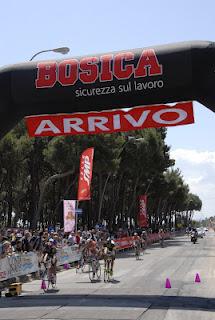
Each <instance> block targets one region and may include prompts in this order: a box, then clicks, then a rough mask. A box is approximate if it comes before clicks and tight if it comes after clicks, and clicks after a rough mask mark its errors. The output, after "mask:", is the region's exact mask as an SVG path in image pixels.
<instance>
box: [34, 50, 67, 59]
mask: <svg viewBox="0 0 215 320" xmlns="http://www.w3.org/2000/svg"><path fill="white" fill-rule="evenodd" d="M69 50H70V49H69V48H67V47H61V48H55V49H48V50H42V51H39V52H37V53H35V54H34V55H33V56H32V57H31V59H30V60H29V61H32V60H33V59H34V58H35V57H36V56H38V55H39V54H41V53H44V52H56V53H61V54H67V53H68V52H69Z"/></svg>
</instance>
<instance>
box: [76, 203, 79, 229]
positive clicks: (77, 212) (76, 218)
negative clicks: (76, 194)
mask: <svg viewBox="0 0 215 320" xmlns="http://www.w3.org/2000/svg"><path fill="white" fill-rule="evenodd" d="M78 203H79V201H78V200H76V202H75V233H77V231H78V212H77V209H78Z"/></svg>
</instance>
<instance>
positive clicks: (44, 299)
mask: <svg viewBox="0 0 215 320" xmlns="http://www.w3.org/2000/svg"><path fill="white" fill-rule="evenodd" d="M214 244H215V237H214V233H213V232H209V233H208V235H207V236H206V237H205V238H204V239H199V240H198V243H197V244H196V245H195V246H194V245H193V244H192V243H191V242H190V239H189V238H188V237H186V236H185V237H176V238H174V239H172V240H166V241H165V247H164V248H161V247H160V245H159V244H154V245H152V246H151V247H150V248H148V249H147V250H146V252H145V253H144V255H143V256H141V259H140V260H136V259H135V257H134V253H133V252H132V251H127V252H124V253H122V254H120V255H118V256H117V259H116V263H115V271H114V281H113V282H110V283H104V282H103V281H101V282H94V283H91V282H90V281H89V276H88V274H87V273H78V274H76V271H75V269H70V270H66V271H63V272H60V273H58V274H57V277H58V280H57V290H56V291H54V290H53V291H52V290H50V292H49V293H45V294H44V293H42V292H41V289H40V281H39V280H36V281H32V282H29V283H26V284H24V285H23V294H22V296H19V297H14V298H4V297H2V298H1V299H0V308H1V312H0V319H14V318H15V317H16V319H26V320H27V319H96V320H98V319H147V320H149V319H150V320H151V319H153V320H158V319H159V320H164V319H165V320H170V319H182V320H184V319H187V318H189V317H190V316H191V314H192V316H194V315H195V319H197V320H198V319H210V320H211V319H213V317H214V310H215V299H214V293H213V292H214V285H215V280H214V267H215V262H214V259H213V247H214ZM197 272H198V273H199V275H200V278H201V282H200V283H196V282H195V274H196V273H197ZM166 278H169V279H170V281H171V289H166V287H165V281H166Z"/></svg>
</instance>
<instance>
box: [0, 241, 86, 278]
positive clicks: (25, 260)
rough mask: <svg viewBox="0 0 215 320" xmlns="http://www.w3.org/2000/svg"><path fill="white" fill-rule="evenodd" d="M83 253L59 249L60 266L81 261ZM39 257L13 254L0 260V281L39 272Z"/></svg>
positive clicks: (75, 248) (65, 248)
mask: <svg viewBox="0 0 215 320" xmlns="http://www.w3.org/2000/svg"><path fill="white" fill-rule="evenodd" d="M80 257H81V253H80V252H79V251H78V250H77V247H75V246H74V247H67V246H66V247H64V248H61V249H58V251H57V258H58V263H57V264H58V266H60V265H63V264H65V263H71V262H75V261H78V260H80ZM38 260H39V259H38V255H37V254H36V253H35V252H28V253H22V254H13V255H11V256H7V257H5V258H3V259H0V281H5V280H8V279H10V278H14V277H19V276H24V275H27V274H30V273H33V272H37V271H38V269H39V268H38Z"/></svg>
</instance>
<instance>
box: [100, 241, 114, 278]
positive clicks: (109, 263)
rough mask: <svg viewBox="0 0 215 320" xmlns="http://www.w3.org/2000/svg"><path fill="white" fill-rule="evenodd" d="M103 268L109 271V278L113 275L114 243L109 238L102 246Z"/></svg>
mask: <svg viewBox="0 0 215 320" xmlns="http://www.w3.org/2000/svg"><path fill="white" fill-rule="evenodd" d="M103 256H104V267H105V269H108V270H110V276H112V275H113V266H114V261H115V258H116V247H115V242H114V241H113V240H111V238H108V239H107V242H106V243H104V245H103Z"/></svg>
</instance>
